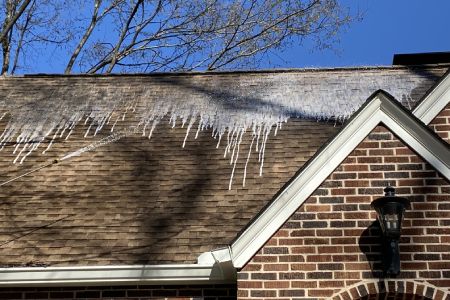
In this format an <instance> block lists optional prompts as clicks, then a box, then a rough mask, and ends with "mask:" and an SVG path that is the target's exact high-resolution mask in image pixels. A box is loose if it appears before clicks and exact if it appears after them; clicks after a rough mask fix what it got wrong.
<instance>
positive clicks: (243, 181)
mask: <svg viewBox="0 0 450 300" xmlns="http://www.w3.org/2000/svg"><path fill="white" fill-rule="evenodd" d="M254 140H255V136H253V137H252V142H251V143H250V148H249V149H248V154H247V160H246V161H245V167H244V178H243V179H242V186H243V187H245V178H246V177H247V165H248V162H249V160H250V154H251V153H252V146H253V141H254Z"/></svg>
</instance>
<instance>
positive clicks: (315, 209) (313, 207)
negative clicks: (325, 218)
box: [305, 204, 331, 212]
mask: <svg viewBox="0 0 450 300" xmlns="http://www.w3.org/2000/svg"><path fill="white" fill-rule="evenodd" d="M305 210H306V211H307V212H324V211H331V206H330V205H324V204H319V205H311V204H306V205H305Z"/></svg>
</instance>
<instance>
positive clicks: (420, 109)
mask: <svg viewBox="0 0 450 300" xmlns="http://www.w3.org/2000/svg"><path fill="white" fill-rule="evenodd" d="M449 102H450V71H449V72H447V74H446V75H445V77H444V78H443V79H442V80H441V81H440V82H439V83H438V84H437V85H436V87H434V88H433V90H432V91H431V92H430V93H429V94H428V95H427V96H426V97H425V98H424V99H423V100H422V101H421V102H420V104H419V105H418V106H417V107H416V108H415V109H414V110H413V114H414V115H415V116H416V117H417V118H419V119H420V120H421V121H422V122H423V123H425V124H429V123H430V122H431V121H432V120H433V119H434V118H435V117H436V116H437V115H438V114H439V113H440V112H441V111H442V110H443V109H444V108H445V106H446V105H447V104H448V103H449Z"/></svg>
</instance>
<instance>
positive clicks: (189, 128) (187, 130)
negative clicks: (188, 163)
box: [183, 117, 195, 148]
mask: <svg viewBox="0 0 450 300" xmlns="http://www.w3.org/2000/svg"><path fill="white" fill-rule="evenodd" d="M194 123H195V118H194V117H191V120H190V121H189V125H188V127H187V128H186V136H185V137H184V141H183V148H184V146H186V140H187V138H188V135H189V131H190V130H191V127H192V125H194Z"/></svg>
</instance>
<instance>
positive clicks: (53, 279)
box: [0, 264, 235, 287]
mask: <svg viewBox="0 0 450 300" xmlns="http://www.w3.org/2000/svg"><path fill="white" fill-rule="evenodd" d="M228 275H229V274H228ZM233 282H235V277H234V276H227V273H224V272H223V270H222V268H221V266H220V264H214V265H198V264H185V265H132V266H95V267H47V268H41V267H39V268H34V267H31V268H0V287H5V286H63V285H64V286H67V285H72V286H73V285H78V286H80V285H111V284H119V285H132V284H149V285H154V284H166V285H167V284H169V285H170V284H205V283H208V284H221V283H223V284H225V283H233Z"/></svg>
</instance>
